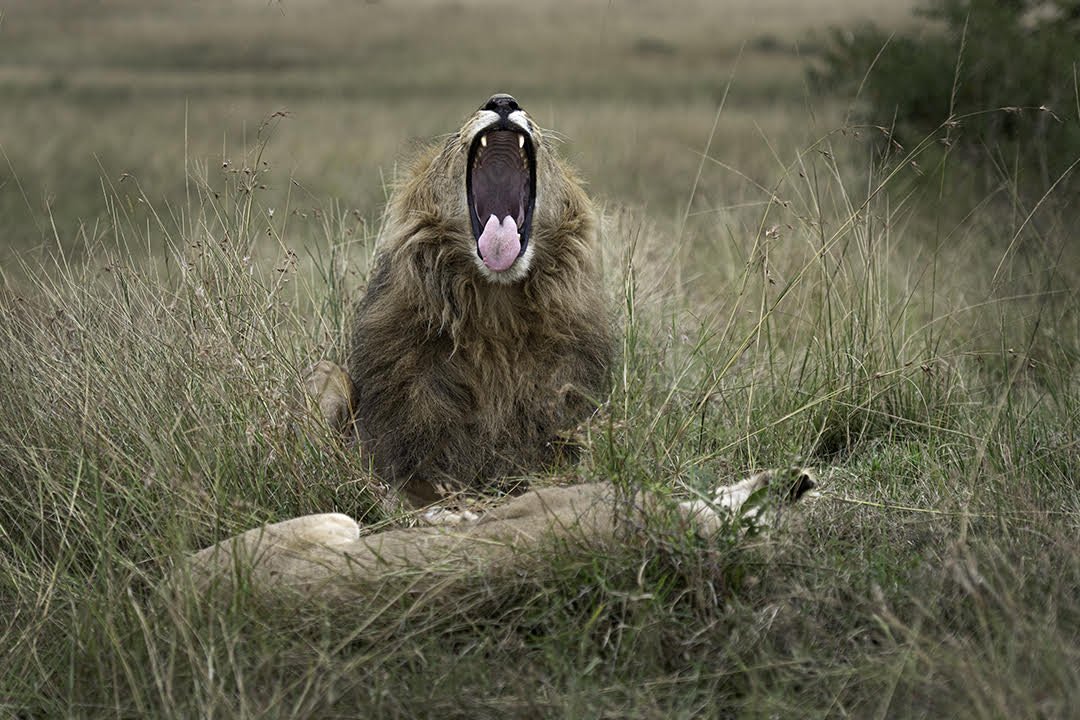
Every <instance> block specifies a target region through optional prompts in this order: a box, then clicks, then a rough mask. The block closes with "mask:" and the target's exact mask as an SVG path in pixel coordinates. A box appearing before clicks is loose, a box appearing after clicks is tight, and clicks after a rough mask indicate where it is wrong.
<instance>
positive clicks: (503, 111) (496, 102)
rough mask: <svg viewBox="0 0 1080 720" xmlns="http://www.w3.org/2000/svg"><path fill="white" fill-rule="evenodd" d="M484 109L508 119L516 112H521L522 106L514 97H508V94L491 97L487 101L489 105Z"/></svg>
mask: <svg viewBox="0 0 1080 720" xmlns="http://www.w3.org/2000/svg"><path fill="white" fill-rule="evenodd" d="M484 109H485V110H493V111H495V112H497V113H499V115H501V116H502V117H506V116H507V115H509V114H510V113H512V112H514V111H515V110H520V109H521V106H520V105H518V103H517V100H515V99H514V98H513V97H512V96H510V95H507V94H506V93H498V94H496V95H492V96H491V98H490V99H489V100H488V101H487V104H486V105H484Z"/></svg>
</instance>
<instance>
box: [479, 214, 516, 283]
mask: <svg viewBox="0 0 1080 720" xmlns="http://www.w3.org/2000/svg"><path fill="white" fill-rule="evenodd" d="M476 247H477V249H479V250H480V257H481V259H483V261H484V265H486V266H487V267H488V269H490V270H494V271H495V272H502V271H503V270H506V269H507V268H509V267H510V266H511V265H513V264H514V261H515V260H517V256H518V253H519V252H521V235H520V234H518V229H517V223H516V222H514V218H512V217H511V216H509V215H507V216H506V217H505V218H503V221H502V222H501V223H500V222H499V219H498V218H497V217H495V216H494V215H492V216H491V217H489V218H488V221H487V224H486V225H484V232H482V233H480V239H479V240H477V241H476Z"/></svg>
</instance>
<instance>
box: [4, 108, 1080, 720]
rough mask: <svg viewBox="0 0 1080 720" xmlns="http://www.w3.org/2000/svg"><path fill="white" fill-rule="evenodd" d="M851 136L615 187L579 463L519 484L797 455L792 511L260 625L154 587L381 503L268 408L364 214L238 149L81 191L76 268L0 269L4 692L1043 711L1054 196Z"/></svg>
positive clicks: (319, 704)
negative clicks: (748, 165) (920, 165)
mask: <svg viewBox="0 0 1080 720" xmlns="http://www.w3.org/2000/svg"><path fill="white" fill-rule="evenodd" d="M865 134H866V132H865V131H859V130H858V129H856V128H844V130H843V131H837V132H834V133H829V134H826V135H823V136H822V137H821V138H819V139H818V140H816V141H814V142H812V143H810V144H809V145H807V146H805V147H803V148H802V149H800V150H797V151H795V152H793V153H792V154H790V155H784V154H782V151H777V153H776V156H775V161H776V166H775V167H776V170H775V171H774V173H773V176H774V179H773V181H772V182H771V183H769V184H765V183H761V182H760V181H759V182H758V183H751V185H750V187H749V189H748V190H747V195H748V196H749V197H751V198H752V200H753V204H752V205H748V206H745V207H740V208H730V209H726V210H724V211H722V212H716V213H712V214H709V215H695V216H693V217H692V218H691V219H692V222H689V223H685V224H683V223H679V227H675V223H670V226H669V224H666V223H664V222H662V221H658V220H656V219H650V218H646V217H645V216H644V215H643V214H642V213H640V212H639V211H634V210H630V211H619V210H617V209H615V208H610V209H609V212H608V213H607V215H608V217H607V220H606V222H605V228H606V232H605V243H604V245H605V252H606V256H605V263H606V267H607V270H608V274H609V280H610V286H611V288H612V297H613V303H614V304H616V305H617V306H619V307H620V308H621V310H622V313H621V316H622V317H621V327H622V330H621V335H620V337H621V343H622V352H621V360H620V364H619V366H618V367H616V368H615V369H614V371H613V376H614V379H615V389H614V391H613V393H612V396H611V398H610V400H609V401H608V402H607V403H605V405H604V407H603V408H602V410H601V411H600V412H599V413H598V414H597V415H596V417H594V418H593V419H592V420H591V421H590V422H589V423H587V424H586V425H585V426H584V427H582V428H580V432H579V436H580V440H581V442H582V444H583V446H584V453H583V460H582V462H581V464H580V465H579V466H577V467H567V468H562V469H561V470H560V471H559V473H558V474H557V475H553V476H551V477H538V478H536V480H535V481H536V482H540V483H543V482H559V481H565V480H569V479H579V478H580V479H596V480H601V479H602V480H612V481H614V482H616V483H618V484H620V485H621V486H624V487H634V488H636V487H642V486H648V487H653V488H656V489H660V490H663V491H672V492H692V491H703V490H706V489H708V488H711V487H713V486H715V485H716V484H718V483H720V482H723V481H726V480H731V479H735V478H736V477H738V476H740V475H742V474H745V473H746V472H747V471H749V470H750V469H753V468H755V467H764V466H779V465H786V464H788V463H790V462H793V461H796V460H802V461H804V462H807V463H810V464H813V465H816V466H818V467H819V468H821V469H822V470H823V476H824V483H823V486H822V489H823V493H822V497H820V498H818V499H817V500H814V501H811V502H810V503H808V504H807V505H806V506H805V507H804V508H803V510H802V511H801V512H800V513H799V515H798V518H797V519H796V520H795V521H794V522H793V523H790V524H789V525H786V526H785V527H783V528H781V529H780V530H779V531H777V532H776V533H774V534H772V535H770V536H769V537H767V538H763V537H758V538H753V539H750V540H744V541H737V540H736V539H734V538H727V537H725V538H722V539H721V540H720V541H718V542H717V543H713V544H702V543H700V542H695V541H693V540H691V539H688V538H682V537H678V536H675V535H673V534H672V533H670V532H663V528H662V526H661V531H660V532H657V533H651V532H644V531H643V532H644V535H645V537H643V538H642V539H641V541H640V542H636V543H628V544H626V545H625V546H618V547H592V548H583V547H575V546H573V545H572V544H571V545H566V546H562V547H548V548H539V549H538V550H537V551H536V553H535V555H536V556H535V557H534V558H531V559H530V562H528V563H524V564H523V566H522V567H523V568H527V571H523V572H520V573H510V574H506V575H502V576H496V577H493V578H485V579H484V580H483V581H482V582H480V581H476V582H469V581H462V582H459V583H456V584H454V585H452V586H449V587H442V588H439V589H438V590H437V591H432V590H430V589H426V590H425V591H423V592H421V591H420V590H419V589H417V588H410V587H409V586H405V587H404V588H401V587H396V588H384V589H381V590H373V591H372V597H371V599H370V602H369V603H367V604H364V605H351V606H347V607H323V606H321V603H319V602H318V600H317V599H313V601H312V604H311V606H310V607H306V608H300V609H298V610H294V611H291V612H287V613H283V612H282V611H281V610H280V608H272V607H267V606H264V605H262V604H261V603H260V602H259V601H258V599H257V598H255V597H252V596H250V595H248V594H247V593H246V592H245V591H244V590H243V589H241V590H240V591H238V592H237V593H236V594H235V596H232V597H230V598H228V599H226V600H222V599H220V598H218V599H216V600H214V601H211V600H210V599H199V598H192V597H188V596H186V595H184V594H179V595H177V594H175V593H173V592H171V591H169V590H167V589H165V587H164V586H163V585H162V584H161V582H160V581H161V578H162V577H163V576H164V574H166V573H167V572H168V570H169V568H170V567H171V566H172V564H173V562H174V561H175V560H176V559H177V558H179V557H181V556H183V555H184V554H185V553H187V552H190V551H192V550H194V549H196V548H199V547H202V546H205V545H207V544H209V543H212V542H215V541H217V540H219V539H222V538H224V537H227V536H229V535H231V534H233V533H236V532H239V531H241V530H244V529H247V528H249V527H252V526H254V525H257V524H259V523H262V522H268V521H275V520H280V519H284V518H287V517H291V516H295V515H299V514H304V513H310V512H328V511H340V512H345V513H348V514H350V515H352V516H354V517H357V518H358V519H360V520H361V521H362V522H363V524H365V526H367V527H371V528H377V527H379V526H380V523H383V522H386V521H389V522H401V521H403V519H402V518H401V517H398V516H396V515H394V514H393V513H392V512H391V511H388V510H387V506H386V505H385V504H381V503H380V499H381V497H380V492H379V488H378V485H377V483H375V482H374V480H373V479H372V478H371V476H370V474H369V472H368V469H367V468H366V466H365V464H364V461H363V458H362V457H360V456H359V454H358V453H356V452H353V451H349V450H348V449H346V448H344V447H342V445H341V444H340V443H339V442H338V441H336V439H335V438H333V437H331V436H330V435H329V434H328V433H327V432H326V431H325V429H323V430H319V429H318V427H317V426H313V425H312V424H311V423H310V422H309V421H308V420H307V409H306V408H305V406H304V402H303V399H302V397H301V395H300V393H299V385H300V378H301V375H302V372H303V369H304V368H305V367H306V366H307V365H308V364H309V363H311V362H312V361H314V360H317V359H319V358H321V357H324V356H329V357H331V358H340V357H341V354H342V351H343V348H342V346H341V343H342V341H343V338H344V337H345V328H346V327H347V322H348V320H347V318H348V301H349V299H350V298H352V297H355V294H356V292H357V291H358V288H359V287H361V286H362V284H363V279H364V277H365V273H366V267H367V263H368V260H369V258H370V252H371V247H372V242H373V235H374V233H375V231H374V229H373V226H372V225H369V224H367V223H365V222H362V221H359V220H357V219H356V218H355V217H353V216H352V215H350V214H348V213H345V212H344V211H342V212H332V213H323V214H322V215H321V216H320V217H318V218H310V217H309V218H301V217H300V216H299V215H298V214H296V213H293V212H292V211H291V209H290V207H289V205H288V203H287V202H286V203H285V204H284V205H282V204H281V203H280V202H279V201H277V200H275V202H274V205H275V206H276V207H277V210H276V212H273V213H271V212H270V207H269V206H267V205H266V204H265V203H264V202H263V201H261V200H260V192H259V186H260V173H261V172H263V170H262V168H264V167H266V166H264V165H263V163H264V162H269V160H270V159H272V158H270V157H269V156H268V155H266V154H265V143H263V142H259V143H256V144H255V147H254V148H253V150H252V151H251V153H248V154H245V156H244V160H243V161H242V162H240V161H237V162H234V163H230V165H229V166H228V167H224V168H217V167H213V168H211V167H194V168H192V169H191V171H190V172H189V175H188V185H187V192H186V197H187V199H186V201H185V202H184V203H183V204H181V205H162V204H161V203H156V202H155V201H153V200H152V199H151V195H150V194H149V193H144V192H143V191H142V189H141V188H139V189H138V192H137V193H135V200H133V201H130V202H122V201H121V200H120V198H121V197H127V198H130V197H131V193H130V191H129V190H125V191H124V192H123V193H120V192H119V190H118V189H117V188H115V187H112V186H109V184H108V183H106V186H105V188H104V197H105V203H106V205H107V211H108V212H107V221H106V222H104V223H102V224H101V225H99V226H98V227H97V228H96V229H93V230H87V231H86V232H84V233H83V234H82V235H80V236H79V237H78V238H77V240H76V242H77V243H81V244H82V247H81V248H80V252H79V255H78V259H73V258H69V257H67V256H66V255H65V254H64V253H65V252H66V250H65V248H68V247H69V244H70V242H71V240H70V238H58V240H59V242H57V243H56V249H55V251H54V252H53V254H52V256H51V257H49V258H48V260H47V261H46V262H44V263H42V264H40V265H37V264H26V265H24V266H23V267H22V268H20V269H19V272H17V273H12V274H11V277H10V278H8V280H7V281H6V282H5V286H4V287H3V289H2V290H0V367H2V372H3V376H2V377H3V380H2V383H3V384H2V386H0V387H2V390H3V392H2V397H3V399H4V402H3V407H2V408H0V478H2V481H0V482H2V484H0V498H2V501H3V502H2V503H0V537H2V542H3V547H4V551H3V553H2V554H0V606H2V607H3V608H4V610H5V612H4V620H3V624H2V625H0V658H2V660H0V665H2V671H0V707H3V708H4V710H5V711H8V712H10V713H12V714H15V715H18V716H26V717H56V716H99V715H103V716H136V717H192V716H200V717H255V716H258V717H312V716H349V717H351V716H366V717H396V716H409V717H412V716H436V715H437V716H448V715H449V716H457V715H468V716H470V717H476V716H481V717H486V716H491V717H505V716H533V715H561V716H574V717H600V716H604V715H610V716H640V717H690V716H702V715H704V716H723V717H726V716H733V715H746V716H751V717H757V716H762V717H766V716H767V717H776V716H783V717H796V716H797V717H827V716H855V717H898V716H912V717H945V716H949V717H978V718H989V717H1003V716H1010V717H1067V716H1068V715H1069V714H1070V712H1072V709H1074V708H1075V707H1077V706H1078V705H1080V694H1078V690H1077V689H1078V688H1080V642H1078V641H1080V638H1078V634H1080V630H1078V629H1080V553H1078V551H1077V548H1076V537H1077V530H1078V524H1080V523H1078V518H1080V501H1078V500H1077V498H1078V497H1080V495H1078V493H1077V490H1078V487H1077V481H1076V478H1077V477H1080V453H1078V452H1077V445H1076V438H1077V437H1078V436H1080V435H1078V432H1077V431H1078V423H1080V419H1078V418H1080V392H1078V382H1077V377H1078V376H1077V369H1076V367H1077V360H1078V357H1080V328H1078V327H1077V323H1078V322H1080V321H1078V320H1077V318H1078V317H1080V314H1078V312H1077V310H1078V309H1080V308H1078V299H1077V295H1076V290H1075V288H1076V287H1078V284H1077V283H1078V281H1080V264H1078V263H1077V256H1076V250H1075V249H1074V248H1072V247H1070V246H1069V244H1068V241H1069V235H1068V233H1067V232H1066V230H1067V228H1068V227H1069V226H1068V224H1067V220H1068V216H1067V215H1064V214H1056V213H1057V212H1058V211H1057V210H1055V207H1054V204H1053V203H1047V204H1045V205H1044V206H1042V207H1040V208H1039V209H1038V211H1037V212H1036V213H1035V216H1036V217H1037V218H1038V219H1039V222H1029V221H1028V219H1029V217H1031V216H1032V212H1033V208H1029V207H1022V206H1019V203H1021V202H1022V201H1021V200H1019V199H1016V200H1015V201H1014V202H1015V203H1017V205H1016V206H1013V207H1009V206H1005V207H1003V206H1002V205H1000V204H996V203H986V204H981V203H974V204H970V203H967V200H966V199H965V198H964V197H956V196H953V195H952V194H951V193H950V188H951V186H952V185H951V183H952V182H953V175H954V174H956V173H960V172H962V169H961V168H959V167H952V166H949V165H947V164H946V165H945V166H944V167H939V168H938V169H937V170H936V171H935V172H937V173H939V174H938V176H937V179H936V181H935V182H933V183H928V182H926V181H925V179H923V180H921V181H919V180H916V179H914V176H913V170H912V166H913V163H917V162H918V160H919V159H920V156H919V152H920V151H919V149H918V147H917V148H916V149H915V150H912V151H910V152H908V153H906V154H905V153H900V154H896V153H895V152H893V153H890V152H880V151H879V148H878V147H877V146H876V145H875V144H873V143H870V142H867V140H866V138H865V137H864V136H865ZM703 162H704V163H705V164H704V166H703V168H704V169H706V170H707V171H708V172H732V168H730V167H729V166H724V165H721V164H720V163H719V162H718V161H715V160H714V159H713V158H711V157H708V158H706V159H705V160H704V161H703ZM129 181H130V182H134V179H132V180H129ZM1013 197H1014V198H1019V197H1021V195H1020V194H1015V195H1014V196H1013ZM966 203H967V204H966ZM699 205H700V202H699V203H698V204H697V205H694V206H693V207H698V206H699ZM717 209H719V208H717ZM695 212H697V211H696V210H695ZM303 223H306V224H303ZM312 234H314V235H315V240H314V241H312V240H310V237H311V235H312ZM298 240H299V241H298ZM28 262H29V261H28Z"/></svg>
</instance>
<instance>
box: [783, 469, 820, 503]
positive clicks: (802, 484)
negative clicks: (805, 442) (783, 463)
mask: <svg viewBox="0 0 1080 720" xmlns="http://www.w3.org/2000/svg"><path fill="white" fill-rule="evenodd" d="M785 481H787V482H790V483H791V484H790V485H789V486H788V487H787V488H785V497H786V498H787V499H788V500H790V501H792V502H794V501H796V500H798V499H799V498H801V497H802V496H803V495H805V494H806V493H808V492H810V491H811V490H813V489H814V488H815V487H817V482H816V481H815V480H814V473H813V471H812V470H810V469H809V468H792V469H791V471H790V472H789V473H788V474H787V475H786V477H785Z"/></svg>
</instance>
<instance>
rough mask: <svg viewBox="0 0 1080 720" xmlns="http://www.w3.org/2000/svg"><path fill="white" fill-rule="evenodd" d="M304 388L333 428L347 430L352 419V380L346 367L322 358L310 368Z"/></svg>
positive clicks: (305, 378)
mask: <svg viewBox="0 0 1080 720" xmlns="http://www.w3.org/2000/svg"><path fill="white" fill-rule="evenodd" d="M304 390H305V391H306V392H307V394H308V397H310V398H311V399H312V401H314V403H315V404H316V405H317V406H318V408H319V413H320V414H321V415H322V418H323V420H325V421H326V424H327V425H329V426H330V428H332V429H333V430H337V431H338V432H345V431H346V430H347V429H348V426H349V422H350V421H351V420H352V380H351V379H350V378H349V374H348V373H347V372H345V368H343V367H341V366H340V365H338V364H336V363H332V362H330V361H329V360H320V361H319V362H317V363H315V364H314V365H312V366H311V367H310V368H308V370H307V373H306V374H305V377H304Z"/></svg>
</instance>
